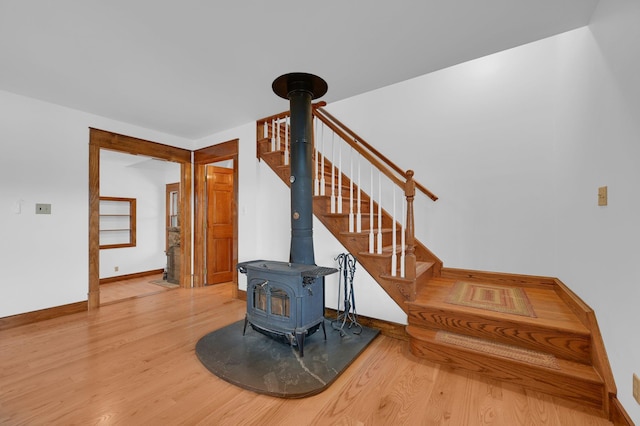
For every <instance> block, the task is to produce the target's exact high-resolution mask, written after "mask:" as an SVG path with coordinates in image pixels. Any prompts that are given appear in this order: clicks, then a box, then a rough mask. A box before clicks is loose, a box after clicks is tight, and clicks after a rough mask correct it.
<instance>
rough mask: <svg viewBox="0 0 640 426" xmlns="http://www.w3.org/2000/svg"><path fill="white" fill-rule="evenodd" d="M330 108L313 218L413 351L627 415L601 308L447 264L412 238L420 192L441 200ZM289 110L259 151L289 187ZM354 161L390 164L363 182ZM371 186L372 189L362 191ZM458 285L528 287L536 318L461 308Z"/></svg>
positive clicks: (537, 284) (560, 291)
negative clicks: (385, 303) (387, 308)
mask: <svg viewBox="0 0 640 426" xmlns="http://www.w3.org/2000/svg"><path fill="white" fill-rule="evenodd" d="M322 106H323V104H322V103H320V104H318V105H314V108H313V114H314V120H315V121H314V122H315V125H314V127H315V130H314V131H315V136H314V137H315V152H314V158H313V161H314V165H315V170H316V171H315V172H314V173H316V183H315V186H316V188H315V189H314V192H315V195H314V197H313V211H314V214H315V216H316V217H317V218H318V219H319V220H320V222H322V223H323V224H324V225H325V226H326V228H327V229H328V230H329V231H330V232H331V233H332V234H333V235H334V236H335V238H337V239H338V240H339V241H340V242H341V243H342V245H343V246H344V247H345V248H346V249H347V250H348V251H349V252H350V253H352V254H353V255H354V256H355V257H356V259H357V261H358V263H360V265H361V266H362V267H363V268H364V269H365V270H366V271H367V272H368V273H369V274H370V275H371V276H372V277H373V278H374V279H375V280H376V281H377V282H378V283H379V285H380V286H381V287H382V288H383V289H384V290H385V291H386V292H387V294H389V296H390V297H391V298H392V299H393V300H394V301H395V302H396V303H397V304H398V306H400V307H401V308H402V309H403V310H404V311H405V312H406V313H407V316H408V326H407V327H406V332H407V334H408V336H409V342H410V348H411V352H412V353H413V354H414V355H416V356H418V357H421V358H425V359H428V360H430V361H433V362H436V363H439V364H444V365H448V366H450V367H453V368H458V369H463V370H467V371H472V372H475V373H479V374H482V375H484V376H487V377H490V378H492V379H495V380H499V381H502V382H506V383H512V384H514V385H518V386H523V387H525V388H528V389H533V390H536V391H539V392H543V393H546V394H549V395H552V396H555V397H559V398H562V399H564V400H569V401H572V402H574V403H576V404H578V405H586V406H589V407H592V408H595V409H597V410H599V411H601V412H602V413H603V416H605V417H607V418H610V419H614V418H618V417H622V416H621V415H620V414H619V413H620V411H621V412H624V410H623V409H621V407H619V403H618V402H617V398H616V388H615V383H614V381H613V375H612V373H611V370H610V367H609V363H608V359H607V356H606V352H605V350H604V344H603V341H602V338H601V336H600V333H599V329H598V325H597V322H596V319H595V315H594V313H593V311H592V310H591V309H590V308H589V307H588V306H587V305H586V304H584V302H582V301H581V300H580V299H579V298H578V297H577V296H576V295H575V294H573V293H572V292H571V291H570V290H569V289H568V288H567V287H566V286H565V285H564V284H563V283H562V282H560V281H559V280H557V279H553V278H547V277H532V276H523V275H513V274H500V273H488V272H480V271H469V270H459V269H450V268H444V267H443V264H442V261H441V260H440V259H438V258H437V257H436V256H435V255H434V254H433V253H432V252H431V251H430V250H429V249H428V248H427V247H426V246H424V245H423V244H422V243H420V242H419V241H417V240H415V238H414V236H413V234H414V225H413V198H414V197H415V193H416V188H418V192H422V193H424V194H425V195H426V196H428V197H430V198H431V199H433V200H434V201H435V200H436V199H437V197H435V196H434V195H433V194H431V193H430V192H429V191H428V190H426V189H425V188H424V187H422V185H420V184H418V183H417V182H415V181H414V180H413V172H412V171H408V172H403V171H401V170H400V169H397V167H395V166H394V165H393V164H392V163H391V164H389V163H390V161H389V160H388V159H386V158H385V157H384V156H382V154H380V153H379V152H377V151H375V149H374V148H372V147H371V146H369V145H368V144H366V142H364V141H363V140H362V139H361V138H360V137H359V136H358V135H356V134H355V133H353V132H352V131H351V130H349V129H348V128H346V126H344V124H342V123H340V122H339V121H338V120H337V119H336V118H335V117H333V116H331V115H330V114H329V113H328V112H326V111H324V109H323V108H322ZM287 114H288V113H286V112H284V113H281V114H277V115H274V116H271V117H267V118H264V119H262V120H258V122H257V135H258V137H257V139H258V141H257V156H258V158H259V159H260V160H261V161H264V162H265V163H266V164H268V165H269V166H270V167H271V169H273V170H274V171H275V172H276V174H277V175H278V176H279V177H280V178H281V179H282V181H283V182H284V183H285V184H287V185H289V176H290V174H289V165H288V161H287V160H288V155H289V154H288V140H287V138H288V121H287ZM325 132H326V133H327V134H330V135H331V137H330V138H327V134H325ZM336 139H340V140H341V141H342V142H346V143H347V144H348V145H349V146H350V148H347V150H349V151H348V152H349V156H350V159H351V160H350V162H349V163H344V162H343V161H344V159H345V158H346V154H345V152H347V151H346V150H345V151H339V153H337V152H336V149H335V145H334V144H335V141H336ZM327 140H330V141H331V146H327V145H328V144H327V142H326V141H327ZM340 149H343V148H340ZM353 152H357V154H353ZM353 158H357V159H358V161H363V160H366V161H367V162H368V163H369V164H368V165H367V167H371V170H374V168H375V169H377V170H380V169H385V170H380V171H379V175H378V176H375V175H374V172H371V173H370V176H369V177H368V179H361V177H362V176H361V173H360V172H361V167H363V166H362V165H361V164H360V163H358V165H357V166H355V167H354V163H353V162H352V159H353ZM345 164H346V166H345ZM370 164H373V166H370ZM394 167H395V169H394ZM354 170H357V171H354ZM383 176H384V177H385V178H387V179H388V181H389V182H391V184H389V185H387V188H388V187H389V186H394V188H395V187H396V186H397V187H400V189H401V191H400V195H402V196H404V197H405V198H406V207H402V208H401V209H400V208H397V202H396V198H402V197H401V196H398V197H396V193H395V189H394V190H393V191H392V192H393V202H391V203H390V202H389V201H386V202H385V201H384V197H383V196H382V193H383V191H382V190H381V187H382V186H384V185H383V184H382V183H381V182H382V177H383ZM367 180H368V181H369V182H367ZM376 180H377V182H378V186H377V187H376V185H375V182H376ZM366 183H368V186H369V188H368V192H369V193H365V192H364V189H363V188H362V187H363V186H364V184H366ZM385 192H387V194H386V195H387V198H389V191H388V190H387V191H385ZM376 193H377V194H378V197H376V196H375V194H376ZM355 194H357V195H355ZM370 194H374V195H373V197H372V196H371V195H370ZM400 210H401V214H400V215H398V214H396V213H397V211H400ZM458 282H465V283H468V284H477V285H487V286H492V287H493V288H495V289H497V290H496V291H499V290H501V289H509V288H519V289H522V291H523V292H524V293H525V294H526V297H527V299H528V301H529V302H530V304H531V305H532V309H533V312H534V313H535V314H534V316H523V315H520V314H513V313H509V312H500V311H494V310H487V309H482V308H478V307H469V306H462V305H459V304H452V303H450V301H449V300H448V298H449V297H450V295H451V293H452V289H453V287H454V285H455V284H456V283H458Z"/></svg>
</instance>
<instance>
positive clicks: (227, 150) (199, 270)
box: [193, 139, 240, 297]
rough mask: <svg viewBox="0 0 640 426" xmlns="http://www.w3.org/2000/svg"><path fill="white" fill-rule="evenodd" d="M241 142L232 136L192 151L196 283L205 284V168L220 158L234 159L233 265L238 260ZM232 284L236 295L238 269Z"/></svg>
mask: <svg viewBox="0 0 640 426" xmlns="http://www.w3.org/2000/svg"><path fill="white" fill-rule="evenodd" d="M238 143H239V139H232V140H229V141H227V142H222V143H219V144H216V145H212V146H208V147H205V148H201V149H199V150H197V151H194V153H193V164H194V166H193V167H194V173H193V176H194V182H193V188H194V203H193V204H194V208H195V213H194V227H193V229H194V231H193V232H194V235H193V239H194V243H193V247H194V253H193V286H194V287H202V286H204V285H205V284H206V283H205V274H204V268H205V264H206V261H205V255H204V247H205V240H204V227H205V210H204V204H203V203H204V200H205V199H206V187H205V175H206V173H205V167H206V165H207V164H211V163H216V162H218V161H225V160H233V204H234V205H233V221H234V225H233V254H232V255H233V259H232V262H233V264H234V265H235V264H237V263H238V198H239V195H238V193H239V192H238V188H239V185H238V184H239V182H238V177H239V168H240V164H239V163H238V159H239V154H238ZM233 283H234V284H235V286H234V287H233V288H234V294H233V297H237V293H236V292H237V288H238V272H237V271H235V273H234V274H233Z"/></svg>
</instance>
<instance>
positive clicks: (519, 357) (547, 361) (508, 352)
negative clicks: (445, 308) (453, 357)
mask: <svg viewBox="0 0 640 426" xmlns="http://www.w3.org/2000/svg"><path fill="white" fill-rule="evenodd" d="M436 340H437V341H438V342H442V343H448V344H450V345H456V346H461V347H463V348H467V349H472V350H474V351H478V352H484V353H488V354H492V355H498V356H501V357H504V358H510V359H513V360H516V361H522V362H526V363H529V364H535V365H539V366H541V367H547V368H553V369H556V370H559V369H560V366H559V365H558V361H557V360H556V357H554V356H553V355H551V354H546V353H543V352H537V351H532V350H529V349H523V348H519V347H517V346H511V345H505V344H502V343H496V342H490V341H487V340H483V339H478V338H475V337H469V336H462V335H460V334H454V333H449V332H447V331H443V330H440V331H438V332H437V333H436Z"/></svg>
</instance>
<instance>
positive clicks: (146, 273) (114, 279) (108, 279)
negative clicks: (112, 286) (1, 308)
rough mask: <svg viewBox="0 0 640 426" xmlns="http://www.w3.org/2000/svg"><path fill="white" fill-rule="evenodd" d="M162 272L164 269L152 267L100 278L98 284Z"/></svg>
mask: <svg viewBox="0 0 640 426" xmlns="http://www.w3.org/2000/svg"><path fill="white" fill-rule="evenodd" d="M163 272H164V269H152V270H150V271H142V272H134V273H133V274H124V275H117V276H115V277H108V278H100V285H102V284H109V283H114V282H117V281H123V280H130V279H132V278H142V277H147V276H149V275H158V274H161V273H163Z"/></svg>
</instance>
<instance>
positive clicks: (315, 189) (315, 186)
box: [313, 116, 320, 197]
mask: <svg viewBox="0 0 640 426" xmlns="http://www.w3.org/2000/svg"><path fill="white" fill-rule="evenodd" d="M313 124H314V125H313V146H314V148H315V149H314V150H315V154H316V161H315V162H314V164H315V166H316V173H315V179H314V180H313V195H315V196H316V197H317V196H318V195H320V179H319V176H320V175H319V174H320V149H318V148H319V141H318V117H316V116H314V117H313Z"/></svg>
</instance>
